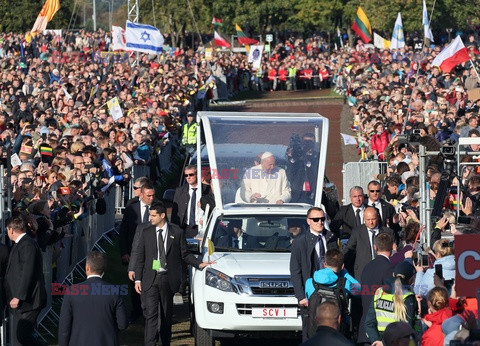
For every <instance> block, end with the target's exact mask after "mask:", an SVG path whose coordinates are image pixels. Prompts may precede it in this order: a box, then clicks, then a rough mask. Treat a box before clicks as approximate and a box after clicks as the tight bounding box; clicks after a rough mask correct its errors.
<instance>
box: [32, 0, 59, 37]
mask: <svg viewBox="0 0 480 346" xmlns="http://www.w3.org/2000/svg"><path fill="white" fill-rule="evenodd" d="M59 9H60V0H47V1H45V3H44V4H43V7H42V10H41V11H40V13H39V14H38V17H37V20H36V21H35V24H33V28H32V33H36V32H42V31H43V30H45V29H46V28H47V24H48V22H50V21H51V20H52V18H53V16H54V15H55V13H57V11H58V10H59Z"/></svg>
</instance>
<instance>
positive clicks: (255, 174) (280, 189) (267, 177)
mask: <svg viewBox="0 0 480 346" xmlns="http://www.w3.org/2000/svg"><path fill="white" fill-rule="evenodd" d="M240 198H241V200H243V201H244V202H247V203H270V204H282V203H287V202H289V201H290V199H291V188H290V183H289V181H288V179H287V175H286V173H285V170H284V169H282V168H278V167H276V166H275V156H273V154H272V153H270V152H268V151H267V152H265V153H263V154H262V156H261V157H260V164H259V165H256V166H254V167H252V168H250V169H247V171H246V172H245V174H244V175H243V181H242V186H241V188H240Z"/></svg>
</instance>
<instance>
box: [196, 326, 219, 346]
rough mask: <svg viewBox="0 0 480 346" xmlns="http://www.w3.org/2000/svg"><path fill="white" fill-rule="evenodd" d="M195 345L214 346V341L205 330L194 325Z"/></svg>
mask: <svg viewBox="0 0 480 346" xmlns="http://www.w3.org/2000/svg"><path fill="white" fill-rule="evenodd" d="M195 345H196V346H215V339H214V338H213V337H212V336H211V335H210V334H209V333H208V331H207V330H206V329H203V328H200V327H199V326H198V324H197V323H195Z"/></svg>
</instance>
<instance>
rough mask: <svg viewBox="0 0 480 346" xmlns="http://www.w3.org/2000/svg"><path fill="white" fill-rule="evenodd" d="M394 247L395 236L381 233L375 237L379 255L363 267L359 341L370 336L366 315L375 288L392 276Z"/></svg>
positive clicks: (363, 341) (364, 340)
mask: <svg viewBox="0 0 480 346" xmlns="http://www.w3.org/2000/svg"><path fill="white" fill-rule="evenodd" d="M392 248H393V238H392V237H391V235H389V234H388V233H381V234H379V235H378V236H377V237H376V238H375V250H376V253H377V256H376V257H375V259H374V260H373V261H371V262H369V263H368V264H367V265H366V266H365V268H364V269H363V272H362V275H361V284H362V310H363V313H362V318H361V320H360V325H359V330H358V338H357V342H358V343H367V342H369V338H368V337H367V335H366V334H365V317H366V316H367V312H368V308H369V307H370V304H371V303H372V298H373V296H374V294H375V288H376V287H378V286H379V285H383V284H385V283H386V282H385V280H386V279H387V278H391V277H392V273H393V269H394V266H393V264H392V263H390V255H391V253H392Z"/></svg>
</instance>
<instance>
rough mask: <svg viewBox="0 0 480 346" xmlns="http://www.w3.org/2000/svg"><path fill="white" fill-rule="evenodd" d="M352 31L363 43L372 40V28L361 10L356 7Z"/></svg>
mask: <svg viewBox="0 0 480 346" xmlns="http://www.w3.org/2000/svg"><path fill="white" fill-rule="evenodd" d="M352 30H353V31H355V33H356V34H357V35H358V36H360V38H361V39H362V41H363V42H365V43H368V42H370V41H371V40H372V27H371V26H370V22H369V20H368V18H367V15H366V14H365V12H363V10H362V8H361V7H360V6H358V10H357V16H356V17H355V21H354V22H353V24H352Z"/></svg>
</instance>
